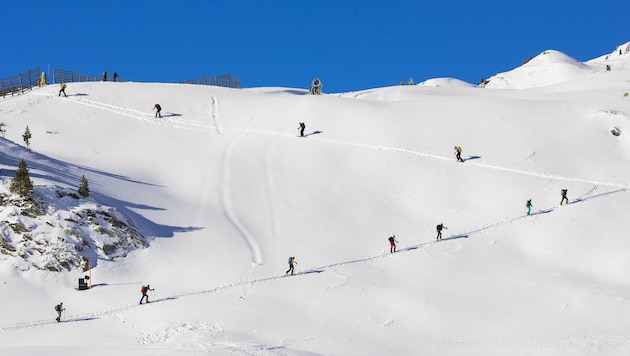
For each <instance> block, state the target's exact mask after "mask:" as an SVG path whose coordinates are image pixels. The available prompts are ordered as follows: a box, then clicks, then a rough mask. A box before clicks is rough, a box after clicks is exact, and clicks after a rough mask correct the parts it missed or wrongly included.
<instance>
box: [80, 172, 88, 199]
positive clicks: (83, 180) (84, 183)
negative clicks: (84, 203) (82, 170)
mask: <svg viewBox="0 0 630 356" xmlns="http://www.w3.org/2000/svg"><path fill="white" fill-rule="evenodd" d="M79 194H81V196H82V197H84V198H87V197H88V196H89V195H90V188H89V187H88V180H87V178H85V176H82V177H81V186H80V187H79Z"/></svg>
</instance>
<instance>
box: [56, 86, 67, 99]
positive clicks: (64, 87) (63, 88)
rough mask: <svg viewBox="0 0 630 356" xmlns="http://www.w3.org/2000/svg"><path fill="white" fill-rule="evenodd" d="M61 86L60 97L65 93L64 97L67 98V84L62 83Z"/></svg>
mask: <svg viewBox="0 0 630 356" xmlns="http://www.w3.org/2000/svg"><path fill="white" fill-rule="evenodd" d="M59 86H60V87H61V89H59V95H58V96H61V94H62V93H63V96H65V97H67V95H66V87H67V85H66V83H61V84H59Z"/></svg>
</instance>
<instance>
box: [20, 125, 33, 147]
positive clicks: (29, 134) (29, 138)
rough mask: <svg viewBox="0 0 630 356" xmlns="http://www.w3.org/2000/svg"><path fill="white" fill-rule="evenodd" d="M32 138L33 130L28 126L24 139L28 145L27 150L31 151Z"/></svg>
mask: <svg viewBox="0 0 630 356" xmlns="http://www.w3.org/2000/svg"><path fill="white" fill-rule="evenodd" d="M31 137H32V136H31V130H30V129H29V128H28V126H26V130H25V131H24V134H23V135H22V138H23V139H24V143H25V144H26V148H28V149H31Z"/></svg>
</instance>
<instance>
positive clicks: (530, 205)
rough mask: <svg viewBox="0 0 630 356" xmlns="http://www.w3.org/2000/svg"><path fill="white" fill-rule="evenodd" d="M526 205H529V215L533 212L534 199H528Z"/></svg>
mask: <svg viewBox="0 0 630 356" xmlns="http://www.w3.org/2000/svg"><path fill="white" fill-rule="evenodd" d="M525 206H526V207H527V215H529V214H530V213H531V212H532V206H533V205H532V200H531V199H528V200H527V203H525Z"/></svg>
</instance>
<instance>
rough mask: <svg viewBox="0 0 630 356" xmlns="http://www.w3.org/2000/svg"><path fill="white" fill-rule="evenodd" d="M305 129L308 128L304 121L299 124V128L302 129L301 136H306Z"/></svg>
mask: <svg viewBox="0 0 630 356" xmlns="http://www.w3.org/2000/svg"><path fill="white" fill-rule="evenodd" d="M304 129H306V125H304V123H303V122H300V126H298V130H300V137H304Z"/></svg>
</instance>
